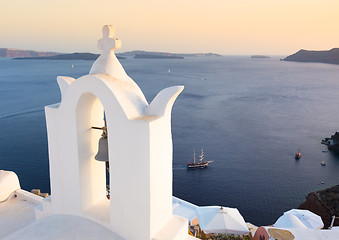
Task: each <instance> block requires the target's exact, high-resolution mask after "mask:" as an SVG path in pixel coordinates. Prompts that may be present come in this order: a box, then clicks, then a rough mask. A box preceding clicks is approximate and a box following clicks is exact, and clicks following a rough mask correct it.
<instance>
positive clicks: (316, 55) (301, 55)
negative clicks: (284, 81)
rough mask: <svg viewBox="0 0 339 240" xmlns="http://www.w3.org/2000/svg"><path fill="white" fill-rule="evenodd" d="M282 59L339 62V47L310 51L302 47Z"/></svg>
mask: <svg viewBox="0 0 339 240" xmlns="http://www.w3.org/2000/svg"><path fill="white" fill-rule="evenodd" d="M282 60H284V61H292V62H320V63H332V64H339V48H332V49H331V50H329V51H308V50H304V49H302V50H299V51H298V52H296V53H294V54H292V55H290V56H288V57H286V58H284V59H282Z"/></svg>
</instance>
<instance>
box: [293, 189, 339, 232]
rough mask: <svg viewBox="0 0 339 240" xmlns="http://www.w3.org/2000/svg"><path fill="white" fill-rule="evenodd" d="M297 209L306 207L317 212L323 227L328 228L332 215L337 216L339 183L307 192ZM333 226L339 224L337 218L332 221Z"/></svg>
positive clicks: (338, 214) (338, 212)
mask: <svg viewBox="0 0 339 240" xmlns="http://www.w3.org/2000/svg"><path fill="white" fill-rule="evenodd" d="M299 209H307V210H310V211H311V212H314V213H315V214H318V215H319V216H321V218H322V220H323V222H324V225H325V226H324V228H328V227H329V226H330V224H331V221H332V216H333V215H335V216H337V217H339V185H336V186H334V187H331V188H327V189H325V190H320V191H316V192H312V193H310V194H308V195H307V197H306V201H305V202H304V203H302V204H301V205H300V206H299ZM334 226H339V219H336V220H335V221H334Z"/></svg>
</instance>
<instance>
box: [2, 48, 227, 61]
mask: <svg viewBox="0 0 339 240" xmlns="http://www.w3.org/2000/svg"><path fill="white" fill-rule="evenodd" d="M116 56H117V57H118V58H119V59H125V58H148V59H152V58H155V59H183V58H184V57H220V56H221V55H219V54H215V53H191V54H185V53H167V52H148V51H130V52H123V53H117V54H116ZM1 57H3V58H14V59H45V60H96V59H97V58H98V57H99V54H94V53H69V54H66V53H57V52H38V51H32V50H19V49H9V48H0V58H1Z"/></svg>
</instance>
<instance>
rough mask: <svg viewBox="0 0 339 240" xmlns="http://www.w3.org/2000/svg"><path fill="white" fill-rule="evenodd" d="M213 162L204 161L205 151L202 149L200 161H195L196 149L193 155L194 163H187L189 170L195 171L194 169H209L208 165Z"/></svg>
mask: <svg viewBox="0 0 339 240" xmlns="http://www.w3.org/2000/svg"><path fill="white" fill-rule="evenodd" d="M211 162H213V161H204V149H203V148H201V153H200V156H199V161H198V162H196V160H195V149H194V153H193V162H191V163H187V168H189V169H193V168H206V167H208V164H209V163H211Z"/></svg>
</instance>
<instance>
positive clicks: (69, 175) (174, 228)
mask: <svg viewBox="0 0 339 240" xmlns="http://www.w3.org/2000/svg"><path fill="white" fill-rule="evenodd" d="M120 46H121V42H120V40H119V39H117V38H114V28H113V27H112V26H107V25H106V26H104V27H103V38H102V39H101V40H99V41H98V48H99V49H100V50H102V54H101V56H100V57H99V58H98V59H97V60H96V61H95V62H94V64H93V66H92V68H91V70H90V74H89V75H85V76H83V77H80V78H78V79H74V78H71V77H58V79H57V81H58V84H59V87H60V91H61V95H62V97H61V102H60V103H58V104H55V105H50V106H46V108H45V112H46V122H47V132H48V147H49V162H50V180H51V198H47V199H46V201H45V202H44V204H43V206H42V208H41V209H40V210H36V216H37V218H41V217H44V216H48V215H53V214H71V215H77V216H81V217H85V218H88V219H91V220H93V221H95V222H97V223H100V224H102V225H105V226H106V227H107V228H109V229H111V230H112V231H114V232H116V233H117V234H118V235H120V236H121V237H122V238H123V239H133V240H150V239H186V238H188V233H187V232H188V228H187V226H188V224H187V220H185V219H183V218H181V217H177V216H173V215H172V135H171V110H172V106H173V103H174V101H175V99H176V98H177V96H178V95H179V94H180V92H181V91H182V90H183V88H184V87H183V86H175V87H170V88H166V89H164V90H162V91H161V92H159V93H158V95H157V96H156V97H155V98H154V99H153V101H152V102H151V104H148V103H147V101H146V99H145V96H144V95H143V93H142V91H141V90H140V88H139V87H138V85H137V84H136V83H135V82H134V81H133V80H132V79H131V78H130V77H129V76H128V75H127V74H126V72H125V70H124V69H123V67H122V66H121V64H120V62H119V61H118V59H117V58H116V56H115V54H114V50H115V49H119V48H120ZM104 111H105V116H106V123H107V131H108V149H109V150H108V155H109V165H110V189H111V190H110V200H108V199H107V198H106V172H105V171H106V169H105V163H104V162H100V161H96V160H95V159H94V156H95V154H96V153H97V151H98V141H99V138H100V133H101V132H100V131H98V130H93V129H92V127H93V126H99V127H100V126H103V125H104V121H103V112H104Z"/></svg>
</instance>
